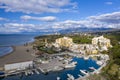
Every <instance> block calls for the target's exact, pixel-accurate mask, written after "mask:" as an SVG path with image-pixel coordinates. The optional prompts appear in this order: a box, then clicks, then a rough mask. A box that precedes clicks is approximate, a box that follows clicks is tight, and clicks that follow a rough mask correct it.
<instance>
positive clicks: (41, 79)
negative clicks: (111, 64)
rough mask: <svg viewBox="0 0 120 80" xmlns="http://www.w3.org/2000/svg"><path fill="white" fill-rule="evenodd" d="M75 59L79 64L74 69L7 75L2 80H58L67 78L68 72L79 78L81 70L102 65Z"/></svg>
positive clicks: (92, 61)
mask: <svg viewBox="0 0 120 80" xmlns="http://www.w3.org/2000/svg"><path fill="white" fill-rule="evenodd" d="M73 61H77V65H76V67H75V68H73V69H67V70H63V71H58V72H49V73H48V74H47V75H44V74H42V73H40V74H39V75H38V74H34V75H31V76H25V75H23V76H22V77H21V76H19V75H17V76H10V77H6V78H4V79H2V80H56V78H57V77H58V76H59V77H60V78H61V80H67V74H71V75H73V76H74V77H75V79H76V78H78V77H79V76H78V75H82V73H80V70H87V71H89V67H94V68H96V69H98V68H99V67H100V66H98V65H97V64H96V61H95V60H92V59H88V60H84V59H83V58H76V57H75V58H73Z"/></svg>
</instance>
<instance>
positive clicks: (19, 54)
mask: <svg viewBox="0 0 120 80" xmlns="http://www.w3.org/2000/svg"><path fill="white" fill-rule="evenodd" d="M13 49H14V50H13V52H11V53H10V54H8V55H5V56H3V57H0V67H3V66H4V65H5V64H10V63H17V62H24V61H30V60H33V56H32V54H33V53H34V52H35V51H34V50H33V48H32V46H31V45H28V46H24V45H20V46H14V47H13ZM27 50H29V51H27Z"/></svg>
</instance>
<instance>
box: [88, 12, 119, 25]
mask: <svg viewBox="0 0 120 80" xmlns="http://www.w3.org/2000/svg"><path fill="white" fill-rule="evenodd" d="M88 18H89V19H92V20H97V21H100V22H104V23H109V24H118V23H120V12H113V13H107V14H102V15H99V16H90V17H88Z"/></svg>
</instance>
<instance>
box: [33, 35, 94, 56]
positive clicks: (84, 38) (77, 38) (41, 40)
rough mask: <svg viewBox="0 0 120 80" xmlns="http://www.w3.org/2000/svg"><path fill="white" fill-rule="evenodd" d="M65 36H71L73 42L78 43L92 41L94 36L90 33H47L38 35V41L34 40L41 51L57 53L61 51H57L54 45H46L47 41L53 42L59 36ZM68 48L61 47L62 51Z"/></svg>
mask: <svg viewBox="0 0 120 80" xmlns="http://www.w3.org/2000/svg"><path fill="white" fill-rule="evenodd" d="M63 36H68V37H71V38H72V39H73V42H74V43H77V44H82V43H91V40H92V37H91V36H88V35H45V36H38V37H36V38H35V39H36V41H35V42H34V44H35V45H36V48H37V49H38V50H39V51H42V52H43V53H49V54H53V53H57V52H59V51H57V49H56V48H55V47H54V46H51V47H50V48H49V47H45V45H46V41H47V43H49V44H51V43H53V42H55V40H56V39H57V38H61V37H63ZM66 50H67V49H66V48H61V51H66Z"/></svg>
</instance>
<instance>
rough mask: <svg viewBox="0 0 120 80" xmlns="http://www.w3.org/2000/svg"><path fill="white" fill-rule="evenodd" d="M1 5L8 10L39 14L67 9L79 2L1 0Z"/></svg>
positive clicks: (67, 0)
mask: <svg viewBox="0 0 120 80" xmlns="http://www.w3.org/2000/svg"><path fill="white" fill-rule="evenodd" d="M0 5H1V6H0V8H3V9H5V10H6V11H11V12H23V13H36V14H38V13H48V12H50V13H58V12H62V11H66V10H69V9H73V7H74V6H76V5H77V4H76V3H73V2H71V0H13V1H11V0H0Z"/></svg>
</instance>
